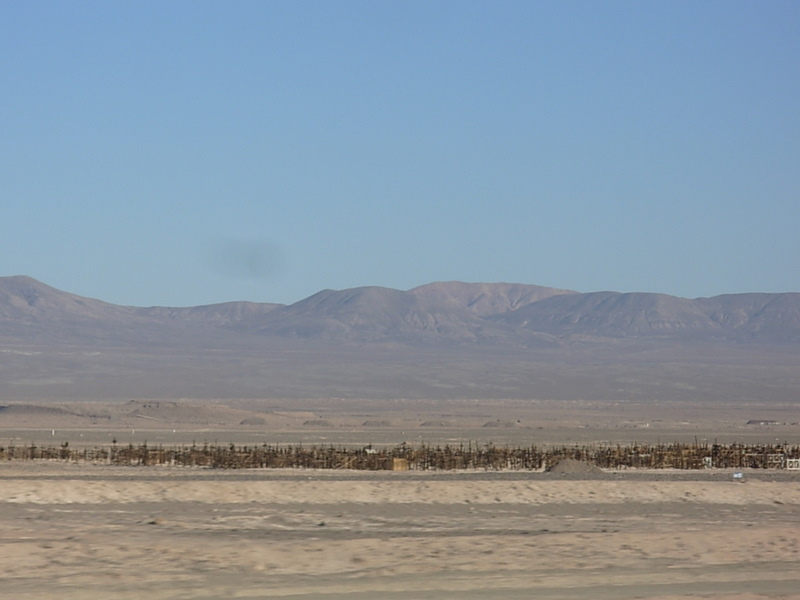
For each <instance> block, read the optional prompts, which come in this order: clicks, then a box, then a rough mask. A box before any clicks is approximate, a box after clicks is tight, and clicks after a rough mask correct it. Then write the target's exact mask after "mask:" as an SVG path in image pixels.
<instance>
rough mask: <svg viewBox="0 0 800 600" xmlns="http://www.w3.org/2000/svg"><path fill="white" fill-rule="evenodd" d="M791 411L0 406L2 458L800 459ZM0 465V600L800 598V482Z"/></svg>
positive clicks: (752, 475)
mask: <svg viewBox="0 0 800 600" xmlns="http://www.w3.org/2000/svg"><path fill="white" fill-rule="evenodd" d="M798 421H800V417H798V415H797V414H796V410H795V408H794V407H793V406H792V405H791V404H786V405H780V404H775V403H770V404H763V405H759V404H750V405H746V404H739V405H736V406H725V405H714V406H710V405H706V406H703V407H702V408H701V407H698V406H696V405H691V404H688V403H687V404H680V403H667V404H660V405H657V406H656V405H653V404H636V403H622V404H621V403H588V402H576V403H569V402H561V401H559V402H545V401H540V402H534V401H498V400H493V401H486V402H478V401H465V402H458V401H452V402H436V403H426V402H424V401H397V402H385V401H382V402H370V401H355V400H347V401H345V400H336V399H326V400H324V401H323V400H319V401H310V400H309V401H306V402H297V401H293V402H292V403H291V404H286V405H282V404H281V403H280V402H275V403H273V405H271V406H265V405H264V403H263V402H261V403H259V402H256V401H242V402H238V403H231V402H224V403H223V402H219V403H213V402H204V403H195V402H192V401H190V400H187V401H179V402H172V401H171V402H153V401H132V402H129V403H119V402H114V403H87V404H81V403H73V404H52V403H51V404H47V405H41V406H37V405H30V404H20V405H10V407H7V408H6V409H4V410H2V411H0V445H9V444H15V445H24V444H51V445H61V444H63V443H65V442H66V443H69V444H70V446H71V447H76V446H80V445H86V446H93V445H108V444H109V443H110V441H111V439H112V438H113V439H114V440H116V441H117V442H118V443H120V444H128V443H142V442H143V441H147V442H148V443H149V444H163V445H165V446H166V445H170V444H185V443H192V442H195V443H203V442H216V443H229V442H231V443H236V444H251V443H269V444H297V443H302V444H319V445H328V444H333V445H345V446H361V445H368V444H373V445H393V444H399V443H403V442H406V443H409V444H413V443H422V442H425V443H433V444H460V443H475V444H484V443H492V444H509V445H531V444H536V445H547V444H594V443H598V444H600V443H631V442H636V441H639V442H647V443H653V442H656V441H662V442H671V441H682V442H689V441H695V440H696V441H697V442H698V443H703V441H714V440H716V441H719V442H720V443H733V442H736V441H741V442H745V443H776V442H780V443H788V444H794V445H797V444H800V426H798V425H797V422H798ZM740 472H741V473H742V477H741V478H734V472H733V471H732V470H728V469H706V470H702V471H678V470H636V469H628V470H617V471H611V470H605V471H597V470H593V469H590V468H582V467H581V466H580V465H568V468H565V469H561V470H558V469H556V470H554V471H552V472H541V471H484V470H481V471H474V470H473V471H350V470H314V469H240V470H223V469H206V468H196V467H174V466H173V467H169V466H151V467H141V466H137V467H120V466H112V465H108V464H99V463H98V464H89V463H75V462H65V461H20V460H6V461H0V580H1V581H2V585H0V598H9V599H11V598H14V599H16V598H26V599H49V598H61V599H64V600H71V599H75V600H77V599H81V600H87V599H88V600H93V599H99V598H115V599H123V600H124V599H141V598H148V599H151V600H162V599H163V600H167V599H170V600H171V599H193V600H194V599H222V598H281V599H290V598H291V599H292V600H311V599H319V600H341V599H344V598H348V599H349V598H364V599H373V598H376V599H377V598H381V599H384V598H385V599H400V598H402V599H437V600H438V599H451V598H452V599H456V598H459V599H467V600H469V599H478V598H481V599H483V598H499V599H509V600H516V599H522V598H526V599H527V598H541V599H552V600H556V599H558V600H564V599H581V600H584V599H586V600H588V599H600V600H603V599H609V600H611V599H614V600H616V599H620V600H623V599H629V598H631V599H632V598H639V599H648V600H655V599H659V600H667V599H670V600H678V599H681V600H689V599H699V598H704V599H708V598H711V599H722V598H725V599H735V600H755V599H761V598H793V599H799V598H800V472H798V471H789V470H777V469H775V470H773V469H762V470H749V469H746V470H743V471H740Z"/></svg>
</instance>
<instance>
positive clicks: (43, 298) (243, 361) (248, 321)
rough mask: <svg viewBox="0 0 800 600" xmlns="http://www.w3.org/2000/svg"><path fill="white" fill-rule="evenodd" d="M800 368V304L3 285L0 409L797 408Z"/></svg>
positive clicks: (479, 292) (622, 296)
mask: <svg viewBox="0 0 800 600" xmlns="http://www.w3.org/2000/svg"><path fill="white" fill-rule="evenodd" d="M798 357H800V294H798V293H777V294H765V293H750V294H730V295H721V296H716V297H712V298H696V299H687V298H678V297H675V296H669V295H665V294H653V293H620V292H608V291H604V292H592V293H579V292H576V291H571V290H562V289H555V288H549V287H542V286H536V285H523V284H507V283H462V282H439V283H431V284H427V285H423V286H420V287H417V288H413V289H411V290H407V291H401V290H395V289H390V288H384V287H374V286H373V287H359V288H353V289H347V290H323V291H321V292H318V293H317V294H314V295H313V296H310V297H308V298H305V299H303V300H300V301H299V302H296V303H294V304H289V305H282V304H270V303H257V302H227V303H222V304H213V305H208V306H196V307H186V308H170V307H131V306H119V305H115V304H110V303H106V302H102V301H100V300H95V299H90V298H85V297H81V296H77V295H74V294H70V293H68V292H64V291H60V290H57V289H55V288H52V287H50V286H48V285H45V284H43V283H41V282H39V281H37V280H35V279H32V278H30V277H25V276H14V277H2V278H0V400H2V399H3V398H8V399H11V400H14V399H24V400H30V399H33V398H35V399H38V400H55V399H76V398H84V399H122V398H149V397H159V398H292V397H363V398H367V397H376V398H384V397H385V398H404V397H414V398H432V399H436V398H464V397H466V398H481V397H492V398H496V397H501V398H502V397H508V398H527V397H538V398H564V399H587V398H593V397H594V398H603V399H609V398H611V399H613V398H619V399H628V400H629V399H642V400H670V399H687V398H691V397H697V398H698V399H712V400H724V399H725V398H730V397H731V396H733V397H735V398H737V399H739V400H745V399H747V398H751V399H759V400H764V399H773V400H775V401H778V400H782V401H794V400H796V398H797V392H798V391H800V374H798V372H799V371H800V369H798V367H800V361H798ZM693 394H694V396H692V395H693Z"/></svg>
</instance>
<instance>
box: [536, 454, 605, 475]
mask: <svg viewBox="0 0 800 600" xmlns="http://www.w3.org/2000/svg"><path fill="white" fill-rule="evenodd" d="M602 472H603V470H602V469H601V468H600V467H598V466H597V465H595V464H593V463H588V462H583V461H580V460H574V459H572V458H562V459H561V460H560V461H558V462H557V463H555V464H554V465H551V466H549V467H547V468H546V469H545V473H556V474H567V475H573V474H583V473H602Z"/></svg>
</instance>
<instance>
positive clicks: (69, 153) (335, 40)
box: [0, 0, 800, 306]
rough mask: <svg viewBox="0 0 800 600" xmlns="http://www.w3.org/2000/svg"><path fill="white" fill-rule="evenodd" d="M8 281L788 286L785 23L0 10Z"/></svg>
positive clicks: (254, 289)
mask: <svg viewBox="0 0 800 600" xmlns="http://www.w3.org/2000/svg"><path fill="white" fill-rule="evenodd" d="M0 23H2V35H0V82H2V83H1V85H2V87H1V88H0V89H2V94H0V193H2V197H1V200H0V202H2V213H1V214H0V275H18V274H24V275H30V276H32V277H35V278H37V279H39V280H41V281H43V282H45V283H47V284H49V285H52V286H55V287H57V288H60V289H63V290H66V291H69V292H73V293H76V294H81V295H85V296H90V297H94V298H99V299H102V300H106V301H109V302H114V303H118V304H128V305H138V306H150V305H172V306H188V305H199V304H209V303H214V302H223V301H228V300H253V301H263V302H284V303H290V302H295V301H297V300H300V299H302V298H304V297H306V296H309V295H311V294H313V293H315V292H317V291H319V290H321V289H325V288H334V289H343V288H349V287H356V286H362V285H382V286H388V287H394V288H399V289H408V288H411V287H414V286H417V285H421V284H424V283H429V282H432V281H449V280H460V281H485V282H495V281H505V282H514V283H531V284H537V285H546V286H553V287H562V288H570V289H575V290H579V291H584V292H588V291H598V290H615V291H647V292H664V293H668V294H674V295H679V296H686V297H697V296H711V295H716V294H721V293H737V292H750V291H765V292H777V291H800V3H798V2H796V1H794V0H792V1H789V2H782V1H769V2H763V1H760V0H759V1H752V2H743V1H737V0H733V1H731V0H725V1H715V0H708V1H703V2H694V1H689V0H671V1H661V2H656V1H641V2H640V1H637V2H633V1H613V2H595V1H590V2H583V1H562V0H558V1H556V0H554V1H529V0H525V1H520V2H517V1H495V0H491V1H485V2H471V1H468V0H457V1H453V2H450V1H430V0H425V1H420V2H417V1H410V0H403V1H391V0H381V1H374V0H368V1H364V2H354V1H346V0H342V1H336V2H331V1H327V0H326V1H285V2H283V1H281V2H269V1H265V0H255V1H224V2H223V1H217V2H207V1H202V0H191V1H180V0H177V1H170V2H163V1H161V0H159V1H147V0H144V1H137V2H106V1H100V0H98V1H92V2H85V1H78V0H73V1H70V2H52V1H49V0H48V1H37V0H26V1H24V2H21V1H16V0H0Z"/></svg>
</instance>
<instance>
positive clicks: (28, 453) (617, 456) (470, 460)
mask: <svg viewBox="0 0 800 600" xmlns="http://www.w3.org/2000/svg"><path fill="white" fill-rule="evenodd" d="M565 458H569V459H574V460H578V461H583V462H587V463H593V464H596V465H597V466H599V467H601V468H605V469H626V468H648V469H668V468H671V469H703V468H709V467H711V468H756V469H767V468H771V469H776V468H777V469H782V468H786V466H787V460H790V459H799V458H800V446H789V445H788V444H760V445H745V444H729V445H724V444H710V445H709V444H680V443H673V444H655V445H652V444H633V445H597V444H592V445H587V446H577V445H576V446H560V447H547V448H544V447H538V446H535V445H532V446H529V447H508V446H503V447H500V446H494V445H491V444H487V445H478V444H472V443H469V444H467V445H463V444H461V445H458V446H451V445H445V446H432V445H426V444H421V445H419V446H411V445H407V444H401V445H399V446H396V447H394V448H387V449H376V448H372V447H370V446H368V447H365V448H360V449H353V448H344V447H333V446H327V447H326V446H308V447H306V446H302V445H287V446H280V445H269V444H263V445H260V446H236V445H234V444H229V445H210V444H203V445H196V444H192V445H191V446H176V447H164V446H160V445H159V446H148V445H147V443H143V444H139V445H136V446H134V445H133V444H129V445H127V446H126V445H117V444H112V445H111V446H107V447H93V448H80V449H76V448H70V447H69V444H68V443H64V444H62V445H61V446H36V445H34V444H30V445H21V446H16V445H13V444H12V445H9V446H7V447H0V460H55V461H69V462H90V463H104V464H110V465H127V466H148V465H179V466H195V467H198V466H199V467H210V468H221V469H243V468H294V469H303V468H306V469H357V470H373V471H374V470H391V469H392V468H393V466H394V468H396V465H397V464H398V461H395V460H394V459H403V461H405V462H403V461H400V463H402V464H404V465H406V464H407V467H408V469H410V470H416V471H430V470H441V471H449V470H456V469H473V470H493V471H500V470H541V469H545V468H547V467H550V466H552V465H554V464H555V463H557V462H558V461H559V460H562V459H565Z"/></svg>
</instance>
